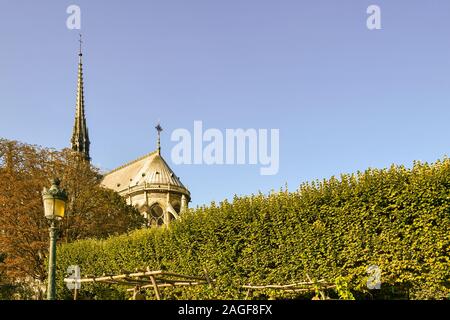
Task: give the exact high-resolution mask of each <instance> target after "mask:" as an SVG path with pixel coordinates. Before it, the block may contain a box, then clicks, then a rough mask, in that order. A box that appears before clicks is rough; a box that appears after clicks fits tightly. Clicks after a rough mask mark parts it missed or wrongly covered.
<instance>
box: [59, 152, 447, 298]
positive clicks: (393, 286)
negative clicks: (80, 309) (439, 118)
mask: <svg viewBox="0 0 450 320" xmlns="http://www.w3.org/2000/svg"><path fill="white" fill-rule="evenodd" d="M449 222H450V160H449V159H448V158H445V159H443V160H441V161H437V162H436V163H433V164H427V163H419V162H416V163H414V166H413V168H411V169H407V168H405V167H403V166H392V167H391V168H389V169H383V170H378V169H368V170H366V171H365V172H358V173H356V174H351V175H341V177H340V178H339V179H338V178H335V177H332V178H330V179H328V180H323V181H315V182H312V183H305V184H303V185H301V186H300V188H299V190H298V191H296V192H291V193H290V192H288V191H287V190H284V191H283V190H281V191H280V192H277V193H275V192H273V193H271V194H269V195H263V194H258V195H252V196H248V197H235V198H234V200H233V202H232V203H229V202H227V201H224V202H221V203H220V204H219V205H216V204H215V203H212V204H211V205H210V206H208V207H201V208H197V209H195V210H191V211H190V212H189V213H187V214H185V215H184V216H183V217H182V219H181V220H178V221H174V222H173V223H172V224H171V225H170V227H169V228H159V229H158V228H151V229H145V230H138V231H135V232H133V233H131V234H128V235H121V236H116V237H111V238H109V239H107V240H102V241H99V240H84V241H78V242H74V243H71V244H65V245H62V246H59V248H58V268H59V269H58V296H59V298H65V299H70V297H71V292H70V291H69V290H68V289H66V288H65V287H64V284H63V281H62V279H63V278H64V276H65V271H66V269H67V267H68V266H69V265H79V266H80V267H81V271H82V276H83V277H84V276H86V275H102V274H104V273H105V274H117V273H120V272H121V271H122V270H130V271H133V270H134V269H136V268H144V267H147V266H148V267H150V268H151V269H154V270H156V269H163V270H170V271H173V272H178V273H183V274H189V275H202V274H203V272H204V270H205V269H206V270H207V271H208V274H209V275H210V276H211V277H212V278H215V279H216V284H215V285H214V286H213V287H212V288H209V287H207V286H201V287H193V288H183V289H164V291H163V297H164V298H167V299H232V298H233V299H238V298H244V297H245V294H246V292H245V290H242V289H240V287H241V286H242V285H244V284H288V283H291V282H294V281H300V280H304V279H306V277H307V275H309V276H310V277H311V278H313V279H321V278H325V279H327V280H328V281H337V282H338V283H339V284H342V283H344V284H345V285H344V287H345V286H348V288H349V289H350V290H351V292H352V293H353V295H354V296H355V297H356V298H384V299H390V298H412V299H443V298H448V297H449V292H450V291H449V288H450V283H449V279H450V277H449V276H450V268H449V266H450V263H449V262H450V259H449V247H450V246H449V245H450V232H449V231H450V230H449V226H450V223H449ZM370 265H377V266H379V267H380V268H381V271H382V275H381V281H382V290H379V291H369V290H368V289H367V280H368V277H369V275H368V273H367V268H368V267H369V266H370ZM124 289H125V288H123V287H118V286H113V285H105V284H97V285H83V287H82V288H81V291H80V295H81V297H82V298H86V299H127V298H129V295H127V294H126V292H125V291H124ZM265 294H266V295H265V296H260V297H263V298H280V297H284V296H282V295H280V293H279V292H278V293H277V292H270V291H268V292H266V293H265ZM329 294H331V295H333V293H332V292H330V293H329ZM149 295H150V296H152V295H151V292H150V293H149ZM285 297H286V296H285ZM290 297H292V295H290ZM304 297H308V296H304Z"/></svg>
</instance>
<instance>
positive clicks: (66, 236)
mask: <svg viewBox="0 0 450 320" xmlns="http://www.w3.org/2000/svg"><path fill="white" fill-rule="evenodd" d="M53 177H59V178H60V179H61V180H62V183H61V185H62V187H63V188H65V189H66V191H67V193H68V194H69V201H68V205H67V210H66V217H65V218H64V219H63V221H62V222H61V223H60V235H59V241H60V242H71V241H74V240H77V239H83V238H105V237H108V236H110V235H115V234H121V233H125V232H128V231H130V230H133V229H136V228H140V227H141V226H142V225H143V223H144V221H143V218H142V216H141V215H140V214H139V212H137V210H135V209H134V208H133V207H131V206H129V205H127V204H126V203H125V201H124V200H123V199H122V197H120V196H119V195H118V194H117V193H115V192H113V191H111V190H107V189H104V188H102V187H101V186H100V182H101V178H102V176H101V174H100V173H99V169H97V168H95V167H93V166H92V165H91V164H90V163H88V162H86V161H82V160H80V159H79V158H78V156H77V155H76V154H74V153H73V152H72V151H71V150H63V151H55V150H53V149H47V148H42V147H37V146H31V145H27V144H23V143H19V142H16V141H9V140H5V139H0V255H1V256H2V261H0V275H1V276H2V279H1V280H2V281H3V282H5V281H6V279H5V277H6V278H7V279H8V280H9V281H10V282H12V281H13V280H24V279H33V280H38V281H41V282H43V281H44V280H45V278H46V275H47V271H46V267H45V261H46V259H47V253H48V243H49V235H48V221H46V218H45V217H44V213H43V212H44V211H43V204H42V198H41V192H42V189H43V188H44V187H48V186H49V184H50V182H49V180H50V179H51V178H53Z"/></svg>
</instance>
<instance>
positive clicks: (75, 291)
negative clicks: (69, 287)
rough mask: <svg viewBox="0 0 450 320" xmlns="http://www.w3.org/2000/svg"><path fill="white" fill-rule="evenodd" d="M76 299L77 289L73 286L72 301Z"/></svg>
mask: <svg viewBox="0 0 450 320" xmlns="http://www.w3.org/2000/svg"><path fill="white" fill-rule="evenodd" d="M77 298H78V290H77V287H76V286H75V289H74V290H73V300H77Z"/></svg>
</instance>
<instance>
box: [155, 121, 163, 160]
mask: <svg viewBox="0 0 450 320" xmlns="http://www.w3.org/2000/svg"><path fill="white" fill-rule="evenodd" d="M155 129H156V131H158V143H157V146H158V154H161V131H163V128H162V127H161V124H160V122H159V120H158V124H157V125H156V127H155Z"/></svg>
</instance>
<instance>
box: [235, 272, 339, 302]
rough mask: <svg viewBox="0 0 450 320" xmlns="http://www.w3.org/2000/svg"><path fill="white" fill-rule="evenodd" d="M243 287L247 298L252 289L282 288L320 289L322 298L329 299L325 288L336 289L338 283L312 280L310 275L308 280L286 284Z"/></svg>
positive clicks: (286, 289)
mask: <svg viewBox="0 0 450 320" xmlns="http://www.w3.org/2000/svg"><path fill="white" fill-rule="evenodd" d="M242 288H244V289H247V296H246V300H247V299H248V298H249V297H250V295H251V293H252V291H256V290H258V291H265V290H268V289H271V290H280V291H290V292H315V291H319V293H320V296H321V299H323V300H325V299H327V297H326V295H325V292H324V291H325V290H328V289H335V288H336V285H335V284H332V283H329V282H327V281H326V280H325V279H321V280H317V281H312V280H311V279H310V278H309V277H308V281H303V282H296V283H292V284H286V285H244V286H242Z"/></svg>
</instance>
